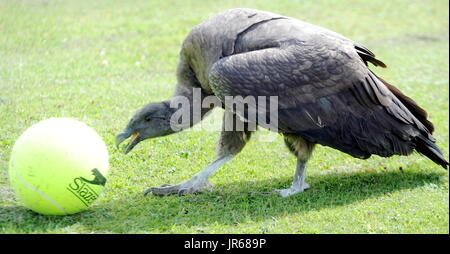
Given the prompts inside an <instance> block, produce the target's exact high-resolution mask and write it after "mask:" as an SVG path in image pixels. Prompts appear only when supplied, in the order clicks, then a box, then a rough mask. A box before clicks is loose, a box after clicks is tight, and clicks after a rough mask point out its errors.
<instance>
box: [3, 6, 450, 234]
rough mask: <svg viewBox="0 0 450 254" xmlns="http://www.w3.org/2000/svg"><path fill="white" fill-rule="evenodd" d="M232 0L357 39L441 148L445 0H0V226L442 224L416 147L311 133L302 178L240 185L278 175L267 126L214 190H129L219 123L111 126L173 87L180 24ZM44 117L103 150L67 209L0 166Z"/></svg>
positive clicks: (194, 228)
mask: <svg viewBox="0 0 450 254" xmlns="http://www.w3.org/2000/svg"><path fill="white" fill-rule="evenodd" d="M234 7H249V8H255V9H262V10H267V11H272V12H276V13H280V14H283V15H286V16H291V17H295V18H299V19H302V20H305V21H307V22H310V23H314V24H317V25H321V26H324V27H327V28H329V29H331V30H334V31H336V32H339V33H341V34H343V35H345V36H347V37H349V38H351V39H353V40H355V41H357V42H359V43H361V44H363V45H365V46H366V47H368V48H369V49H370V50H371V51H373V52H374V53H375V54H376V55H377V57H378V58H379V59H381V60H382V61H384V62H385V63H386V64H387V65H388V67H389V68H387V69H380V68H377V69H375V68H373V67H371V68H372V69H373V70H374V71H375V72H376V73H377V74H378V75H379V76H381V77H383V78H384V79H386V80H388V81H389V82H390V83H392V84H394V85H396V86H397V87H398V88H400V89H401V90H402V91H403V92H404V93H406V94H407V95H409V96H410V97H412V98H413V99H414V100H416V101H417V102H418V104H419V105H421V106H422V107H424V108H425V109H427V110H428V112H429V113H430V119H431V121H432V122H433V123H434V124H435V126H436V133H435V137H436V139H437V140H438V142H437V143H438V145H439V146H440V147H441V148H442V149H443V152H444V155H445V157H446V158H448V155H449V136H448V131H449V130H448V127H449V109H448V106H449V97H448V96H449V95H448V92H449V91H448V88H449V72H448V68H449V29H448V27H449V24H448V18H449V13H448V7H449V4H448V1H445V0H442V1H441V0H434V1H431V0H430V1H422V0H395V1H394V0H389V1H371V0H358V1H341V0H323V1H317V0H304V1H289V0H286V1H271V0H267V1H260V0H258V1H256V0H254V1H233V0H229V1H206V0H205V1H197V0H191V1H144V0H142V1H136V0H127V1H104V0H100V1H92V0H89V1H88V0H77V1H44V0H27V1H25V0H24V1H12V0H0V116H1V117H0V233H446V234H448V233H449V221H448V219H449V191H448V187H449V184H448V171H445V170H443V169H442V168H441V167H440V166H438V165H435V164H434V163H433V162H431V161H430V160H428V159H426V158H425V157H423V156H420V155H418V154H413V155H411V156H409V157H399V156H396V157H392V158H389V159H386V158H380V157H377V156H373V157H372V158H370V159H368V160H359V159H355V158H352V157H350V156H348V155H346V154H343V153H341V152H339V151H336V150H333V149H329V148H327V147H322V146H319V147H318V148H317V149H316V151H315V154H314V155H313V158H312V159H311V161H310V163H309V168H308V172H307V181H308V182H309V183H310V184H311V186H312V188H311V189H310V190H308V191H306V192H304V193H301V194H299V195H295V196H291V197H289V198H281V197H279V196H277V195H257V194H250V192H252V191H268V190H271V189H272V188H286V187H288V186H289V185H290V184H291V180H292V176H293V173H294V168H295V162H296V160H295V158H294V156H292V155H290V154H289V152H288V150H287V148H285V147H284V144H283V140H282V138H281V137H278V138H277V140H276V142H272V143H268V142H264V141H263V140H262V139H258V138H256V139H254V140H252V141H251V142H249V144H248V145H247V146H246V147H245V149H244V150H243V152H242V153H240V154H239V156H237V157H236V158H235V159H234V160H233V161H231V162H230V163H228V164H227V165H225V166H224V167H223V168H222V169H221V170H220V171H219V172H218V173H217V174H216V175H214V176H213V177H212V178H211V179H210V182H211V183H212V184H213V185H214V186H215V189H214V192H212V193H203V194H197V195H187V196H167V197H158V196H153V195H149V196H147V197H144V196H143V195H142V194H143V191H144V190H145V189H146V188H147V187H150V186H159V185H161V184H163V183H169V184H175V183H178V182H181V181H184V180H186V179H188V178H190V177H191V176H192V175H194V174H195V173H197V172H198V171H199V170H201V169H203V168H204V167H206V166H207V164H208V163H209V162H211V161H212V160H213V159H214V156H215V143H216V140H217V138H218V134H219V132H218V131H219V130H220V123H217V124H216V125H217V128H216V129H217V132H207V131H202V130H199V128H197V129H194V130H191V131H186V132H183V133H179V134H174V135H171V136H167V137H163V138H158V139H153V140H148V141H146V142H143V143H141V144H140V145H138V146H137V147H136V148H135V149H134V150H133V151H132V152H131V153H130V154H129V155H124V154H122V153H121V152H119V151H118V150H117V149H116V148H115V146H114V137H115V135H116V134H118V133H119V132H120V131H121V130H122V129H123V127H124V126H125V125H126V123H127V122H128V120H129V118H130V117H131V115H132V114H133V113H134V112H135V110H136V109H138V108H139V107H141V106H142V105H144V104H146V103H148V102H150V101H159V100H163V99H166V98H169V97H170V96H171V94H172V91H173V88H174V87H175V83H176V79H175V70H176V66H177V62H178V52H179V50H180V46H181V43H182V40H183V39H184V38H185V36H186V35H187V34H188V32H189V31H190V29H191V28H192V27H193V26H194V25H196V24H198V23H201V22H202V21H204V20H206V19H207V18H209V17H211V16H212V15H214V14H215V13H217V12H220V11H222V10H225V9H228V8H234ZM221 114H222V112H221V110H215V111H214V113H213V115H212V116H210V118H211V119H217V118H219V119H220V118H221ZM50 117H72V118H75V119H78V120H80V121H83V122H85V123H87V124H88V125H89V126H91V127H93V128H94V129H95V130H96V131H97V132H98V133H99V134H100V135H101V136H102V138H103V139H104V141H105V142H106V144H107V146H108V149H109V152H110V173H109V176H108V183H107V186H106V188H105V190H104V192H103V193H102V195H101V196H100V198H99V199H98V200H97V201H96V202H95V203H94V205H93V206H91V207H90V208H89V209H88V210H87V211H85V212H82V213H79V214H76V215H72V216H64V217H54V216H42V215H37V214H35V213H33V212H31V211H30V210H28V209H27V208H25V207H24V206H23V205H22V204H21V203H20V201H19V200H17V199H16V197H15V195H14V192H13V190H12V189H11V187H10V184H9V180H8V173H7V171H8V160H9V156H10V152H11V148H12V146H13V144H14V141H15V140H16V139H17V138H18V137H19V136H20V134H21V133H22V132H24V131H25V130H26V129H27V128H28V127H29V126H31V125H32V124H34V123H37V122H38V121H40V120H43V119H46V118H50ZM211 119H210V120H211ZM213 124H214V123H213Z"/></svg>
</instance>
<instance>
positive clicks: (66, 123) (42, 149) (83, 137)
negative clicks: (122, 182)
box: [9, 118, 108, 215]
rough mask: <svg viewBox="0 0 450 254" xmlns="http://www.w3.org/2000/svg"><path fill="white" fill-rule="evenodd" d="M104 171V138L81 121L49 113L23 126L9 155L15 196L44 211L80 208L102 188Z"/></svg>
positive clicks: (58, 212)
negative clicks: (36, 121) (23, 129)
mask: <svg viewBox="0 0 450 254" xmlns="http://www.w3.org/2000/svg"><path fill="white" fill-rule="evenodd" d="M107 171H108V151H107V149H106V146H105V143H103V141H102V139H101V138H100V137H99V136H98V135H97V133H96V132H95V131H94V130H93V129H91V128H90V127H88V126H87V125H86V124H84V123H82V122H79V121H77V120H74V119H69V118H50V119H47V120H44V121H41V122H39V123H37V124H35V125H33V126H31V127H30V128H28V129H27V130H26V131H25V132H24V133H23V134H22V135H21V136H20V137H19V139H17V141H16V143H15V144H14V146H13V149H12V152H11V159H10V161H9V178H10V181H11V185H12V187H13V188H14V191H15V193H16V195H17V196H18V198H19V199H20V200H21V201H22V202H23V203H24V204H25V205H26V206H27V207H29V208H30V209H31V210H33V211H35V212H37V213H41V214H46V215H65V214H74V213H77V212H80V211H83V210H85V209H86V208H87V207H88V206H89V205H90V204H91V203H92V202H94V201H95V200H96V199H97V198H98V196H99V194H100V192H101V191H102V190H103V188H104V186H105V183H106V178H105V176H106V174H107Z"/></svg>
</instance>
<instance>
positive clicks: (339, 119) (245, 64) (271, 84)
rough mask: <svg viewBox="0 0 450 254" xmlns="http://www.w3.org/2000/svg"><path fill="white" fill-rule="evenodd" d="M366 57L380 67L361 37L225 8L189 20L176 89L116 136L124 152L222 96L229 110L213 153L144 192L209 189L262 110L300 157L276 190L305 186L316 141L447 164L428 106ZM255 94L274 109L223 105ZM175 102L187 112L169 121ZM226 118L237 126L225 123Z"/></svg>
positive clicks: (193, 118)
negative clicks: (198, 167) (178, 178)
mask: <svg viewBox="0 0 450 254" xmlns="http://www.w3.org/2000/svg"><path fill="white" fill-rule="evenodd" d="M368 63H371V64H373V65H375V66H380V67H386V66H385V64H384V63H383V62H381V61H380V60H378V59H376V58H375V55H374V54H373V53H372V52H371V51H370V50H368V49H367V48H365V47H364V46H362V45H360V44H358V43H355V42H353V41H352V40H350V39H347V38H345V37H344V36H342V35H340V34H337V33H335V32H332V31H330V30H327V29H325V28H322V27H318V26H315V25H312V24H309V23H306V22H302V21H299V20H296V19H293V18H289V17H285V16H281V15H277V14H274V13H270V12H265V11H259V10H253V9H231V10H227V11H224V12H222V13H219V14H217V15H215V16H214V17H212V18H210V19H209V20H207V21H206V22H204V23H202V24H200V25H198V26H196V27H194V28H193V29H192V31H191V32H190V33H189V35H188V36H187V38H186V39H185V40H184V42H183V46H182V49H181V52H180V62H179V65H178V69H177V80H178V85H177V87H176V89H175V94H174V96H173V98H171V99H170V100H167V101H163V102H157V103H149V104H147V105H145V106H144V107H142V108H141V109H139V110H138V111H137V113H136V114H135V115H134V116H133V117H132V119H131V120H130V122H129V123H128V125H127V126H126V128H125V130H124V131H123V133H121V134H119V135H118V136H117V137H116V143H117V145H119V144H120V143H122V142H123V141H124V140H126V139H127V138H129V137H131V141H130V143H129V144H128V146H127V147H126V149H125V153H128V152H129V151H130V150H131V149H133V147H135V146H136V144H138V143H139V142H140V141H142V140H145V139H148V138H155V137H159V136H164V135H169V134H172V133H175V132H179V131H181V130H183V129H185V128H187V127H190V126H192V125H194V124H196V123H197V122H199V121H200V120H201V119H202V118H203V117H204V116H205V115H207V113H208V112H209V111H210V110H211V109H212V108H213V107H214V106H216V105H219V104H220V102H221V103H222V104H220V105H221V106H222V107H223V108H224V109H225V115H227V114H228V115H231V117H228V118H227V117H225V118H224V119H225V120H224V123H223V125H224V128H223V131H222V133H221V135H220V140H219V143H218V146H219V149H218V156H217V159H216V160H215V161H214V162H212V163H211V164H210V165H209V166H208V167H207V168H206V169H204V170H203V171H201V172H199V173H198V174H196V175H195V176H193V177H192V178H191V179H189V180H187V181H184V182H182V183H180V184H176V185H163V186H161V187H152V188H149V189H148V190H147V191H146V192H145V193H146V194H147V193H154V194H157V195H167V194H174V193H178V194H186V193H194V192H200V191H203V190H205V189H211V188H212V187H211V185H210V184H209V183H208V178H209V177H210V176H211V175H212V174H214V173H215V172H216V171H217V170H218V169H219V168H220V167H221V166H222V165H223V164H224V163H226V162H227V161H229V160H231V159H232V158H233V157H234V156H235V155H236V154H238V153H239V152H240V151H241V150H242V148H243V147H244V146H245V144H246V142H247V141H248V140H249V139H250V136H251V134H252V132H253V131H255V129H251V128H249V126H250V124H251V123H256V124H258V125H259V126H263V125H262V124H261V121H260V120H264V121H263V122H264V123H266V122H267V121H266V120H267V119H263V118H268V116H264V115H262V113H269V114H276V116H277V121H276V123H275V127H276V131H278V132H279V133H281V134H282V135H283V137H284V140H285V143H286V145H287V147H288V148H289V149H290V151H292V153H293V154H294V155H295V156H296V157H297V167H296V172H295V176H294V181H293V183H292V185H291V187H289V188H287V189H276V190H274V192H276V193H279V194H280V195H281V196H283V197H287V196H290V195H293V194H296V193H299V192H302V191H304V190H305V189H307V188H309V185H308V184H307V183H306V182H305V172H306V164H307V162H308V159H309V158H310V157H311V154H312V152H313V149H314V146H315V144H321V145H324V146H329V147H332V148H335V149H337V150H340V151H342V152H344V153H347V154H350V155H352V156H354V157H356V158H361V159H367V158H369V157H370V156H371V155H372V154H375V155H379V156H383V157H389V156H392V155H409V154H411V153H412V152H413V151H417V152H419V153H421V154H423V155H425V156H426V157H428V158H430V159H431V160H432V161H434V162H435V163H437V164H439V165H441V166H442V167H444V168H447V166H448V162H447V161H446V160H445V159H444V157H443V155H442V153H441V151H440V150H439V148H438V147H437V146H436V145H435V139H434V138H433V136H432V134H433V131H434V127H433V124H432V123H431V122H429V121H428V120H427V113H426V111H425V110H424V109H422V108H421V107H419V106H418V105H417V104H416V103H415V102H414V101H413V100H412V99H411V98H409V97H407V96H406V95H404V94H403V93H402V92H401V91H400V90H398V89H397V88H395V87H394V86H392V85H390V84H388V83H387V82H386V81H384V80H383V79H381V78H380V77H378V76H377V75H375V74H374V73H373V72H372V71H371V70H370V69H369V68H368ZM196 89H197V95H199V96H195V91H196ZM252 96H253V97H254V98H260V97H261V98H276V99H277V101H275V103H277V105H276V107H275V109H276V110H271V109H273V107H271V109H267V108H268V106H267V105H268V104H270V103H272V100H265V102H267V103H268V104H267V105H266V106H264V105H260V104H261V103H260V102H259V101H258V103H259V104H255V103H253V104H252V103H246V101H245V100H236V101H234V106H229V105H228V106H227V103H226V100H227V98H236V97H241V98H247V97H252ZM211 97H212V98H216V99H217V100H218V101H219V103H218V104H217V103H209V104H212V106H211V107H209V108H207V107H202V108H201V110H200V111H198V110H197V111H198V112H195V111H196V110H195V107H194V106H192V105H195V104H196V103H197V104H198V103H203V100H205V98H211ZM182 98H184V99H182ZM183 100H184V102H186V101H187V102H188V103H187V104H183V103H182V102H183ZM210 102H213V100H211V101H210ZM247 102H248V101H247ZM223 104H225V106H223ZM244 104H245V105H244ZM177 105H178V106H177ZM180 105H181V106H183V105H185V107H184V110H181V109H180V108H181V107H180ZM186 105H188V106H186ZM189 105H190V106H189ZM272 106H273V105H272ZM180 110H181V112H182V113H183V112H184V113H187V114H184V115H183V114H182V115H183V116H182V117H181V118H180V119H178V120H177V121H175V122H174V121H173V119H174V115H175V114H178V113H179V111H180ZM177 112H178V113H177ZM251 113H254V114H256V118H255V117H253V118H251V117H249V116H250V114H251ZM226 119H228V120H226ZM255 119H256V120H255ZM230 121H231V122H233V124H232V126H238V125H240V126H243V128H240V129H239V128H231V129H230V128H226V125H227V123H228V122H230ZM180 122H182V123H185V124H180ZM186 123H187V124H186ZM179 126H182V127H181V128H180V127H179ZM175 127H177V128H175ZM263 127H266V128H269V129H271V127H273V124H272V125H270V124H269V125H266V126H263Z"/></svg>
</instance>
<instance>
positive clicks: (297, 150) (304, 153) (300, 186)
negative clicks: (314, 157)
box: [274, 135, 314, 197]
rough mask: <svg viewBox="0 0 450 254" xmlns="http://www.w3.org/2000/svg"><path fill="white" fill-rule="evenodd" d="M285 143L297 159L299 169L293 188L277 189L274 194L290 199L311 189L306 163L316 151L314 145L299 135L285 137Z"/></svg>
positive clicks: (297, 169) (296, 171)
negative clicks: (307, 179) (306, 179)
mask: <svg viewBox="0 0 450 254" xmlns="http://www.w3.org/2000/svg"><path fill="white" fill-rule="evenodd" d="M284 141H285V143H286V145H287V147H288V148H289V150H290V151H291V152H292V153H293V154H294V155H295V156H296V157H297V168H296V170H295V175H294V181H293V182H292V185H291V187H290V188H288V189H275V190H274V192H275V193H278V194H280V196H282V197H288V196H291V195H294V194H296V193H299V192H302V191H304V190H306V189H309V184H307V183H306V182H305V177H306V163H307V162H308V160H309V158H310V157H311V154H312V152H313V150H314V144H313V143H311V142H308V141H307V140H305V139H304V138H302V137H300V136H297V135H285V136H284Z"/></svg>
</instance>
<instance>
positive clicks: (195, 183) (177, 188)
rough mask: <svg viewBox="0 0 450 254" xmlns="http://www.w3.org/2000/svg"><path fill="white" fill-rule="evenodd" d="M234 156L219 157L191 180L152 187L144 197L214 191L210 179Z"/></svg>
mask: <svg viewBox="0 0 450 254" xmlns="http://www.w3.org/2000/svg"><path fill="white" fill-rule="evenodd" d="M233 157H234V156H233V155H231V154H229V155H225V156H220V157H218V158H217V159H216V160H215V161H213V162H212V163H211V164H209V165H208V167H206V168H205V169H204V170H202V171H200V172H199V173H197V174H196V175H194V176H193V177H192V178H191V179H189V180H187V181H184V182H182V183H179V184H176V185H163V186H161V187H151V188H149V189H147V190H146V191H145V193H144V195H147V194H148V193H150V192H151V193H153V194H156V195H169V194H179V195H183V194H189V193H195V192H201V191H203V190H205V189H206V190H209V191H212V186H211V184H210V183H209V182H208V178H209V177H210V176H211V175H213V174H214V173H215V172H216V171H217V170H219V168H220V167H221V166H222V165H223V164H225V163H226V162H227V161H229V160H231V159H232V158H233Z"/></svg>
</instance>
